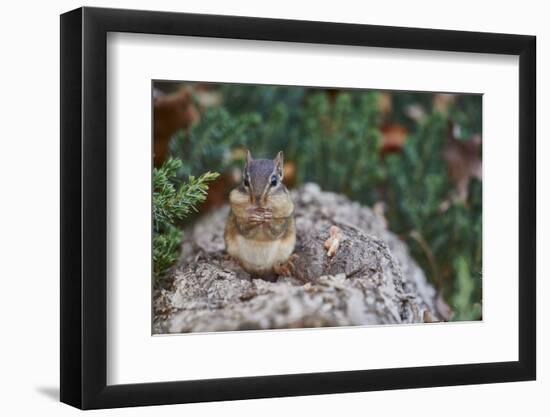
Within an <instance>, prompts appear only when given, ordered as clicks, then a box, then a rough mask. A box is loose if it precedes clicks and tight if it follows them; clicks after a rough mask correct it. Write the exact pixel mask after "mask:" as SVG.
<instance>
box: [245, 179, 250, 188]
mask: <svg viewBox="0 0 550 417" xmlns="http://www.w3.org/2000/svg"><path fill="white" fill-rule="evenodd" d="M244 186H245V187H250V183H249V182H248V178H245V179H244Z"/></svg>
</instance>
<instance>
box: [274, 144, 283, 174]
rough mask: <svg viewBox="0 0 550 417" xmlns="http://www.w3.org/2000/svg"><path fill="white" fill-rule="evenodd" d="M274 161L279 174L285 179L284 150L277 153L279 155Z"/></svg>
mask: <svg viewBox="0 0 550 417" xmlns="http://www.w3.org/2000/svg"><path fill="white" fill-rule="evenodd" d="M273 162H275V166H276V167H277V173H278V174H279V176H280V177H281V179H283V172H284V170H283V163H284V156H283V151H279V153H278V154H277V156H276V157H275V159H274V160H273Z"/></svg>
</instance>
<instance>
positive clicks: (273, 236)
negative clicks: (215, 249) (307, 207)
mask: <svg viewBox="0 0 550 417" xmlns="http://www.w3.org/2000/svg"><path fill="white" fill-rule="evenodd" d="M282 180H283V153H282V152H279V153H278V154H277V157H276V158H275V159H273V160H271V159H253V158H252V155H251V154H250V151H247V153H246V164H245V167H244V171H243V182H242V183H241V184H240V185H239V186H238V187H237V188H235V189H234V190H232V191H231V193H230V194H229V204H230V206H231V211H230V213H229V216H228V218H227V223H226V225H225V234H224V238H225V246H226V249H227V253H228V254H229V255H230V256H231V257H232V258H234V259H235V260H236V261H238V262H239V264H240V265H241V266H242V267H243V268H244V269H245V270H246V271H247V272H249V273H250V274H252V275H255V276H260V277H266V276H269V275H270V274H272V273H275V274H277V275H284V276H288V275H290V274H291V271H290V268H291V267H292V259H290V258H291V255H292V252H293V251H294V245H295V243H296V226H295V223H294V204H293V202H292V198H291V197H290V193H289V192H288V190H287V188H286V187H285V185H284V184H283V182H282Z"/></svg>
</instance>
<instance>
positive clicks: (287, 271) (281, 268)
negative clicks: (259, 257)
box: [273, 254, 298, 277]
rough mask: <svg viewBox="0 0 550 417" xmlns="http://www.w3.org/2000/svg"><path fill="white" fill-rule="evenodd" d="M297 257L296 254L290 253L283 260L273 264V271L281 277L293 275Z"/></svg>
mask: <svg viewBox="0 0 550 417" xmlns="http://www.w3.org/2000/svg"><path fill="white" fill-rule="evenodd" d="M296 259H298V255H296V254H292V255H290V257H289V258H288V259H287V260H286V261H285V262H279V263H276V264H275V266H273V272H275V273H276V274H277V275H279V276H282V277H291V276H293V275H294V272H295V270H296V267H295V265H294V262H295V261H296Z"/></svg>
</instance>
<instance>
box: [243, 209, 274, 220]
mask: <svg viewBox="0 0 550 417" xmlns="http://www.w3.org/2000/svg"><path fill="white" fill-rule="evenodd" d="M272 218H273V213H272V212H271V210H268V209H264V208H261V207H257V208H253V209H249V210H248V221H249V222H250V223H257V224H261V223H266V222H269V221H271V219H272Z"/></svg>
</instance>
